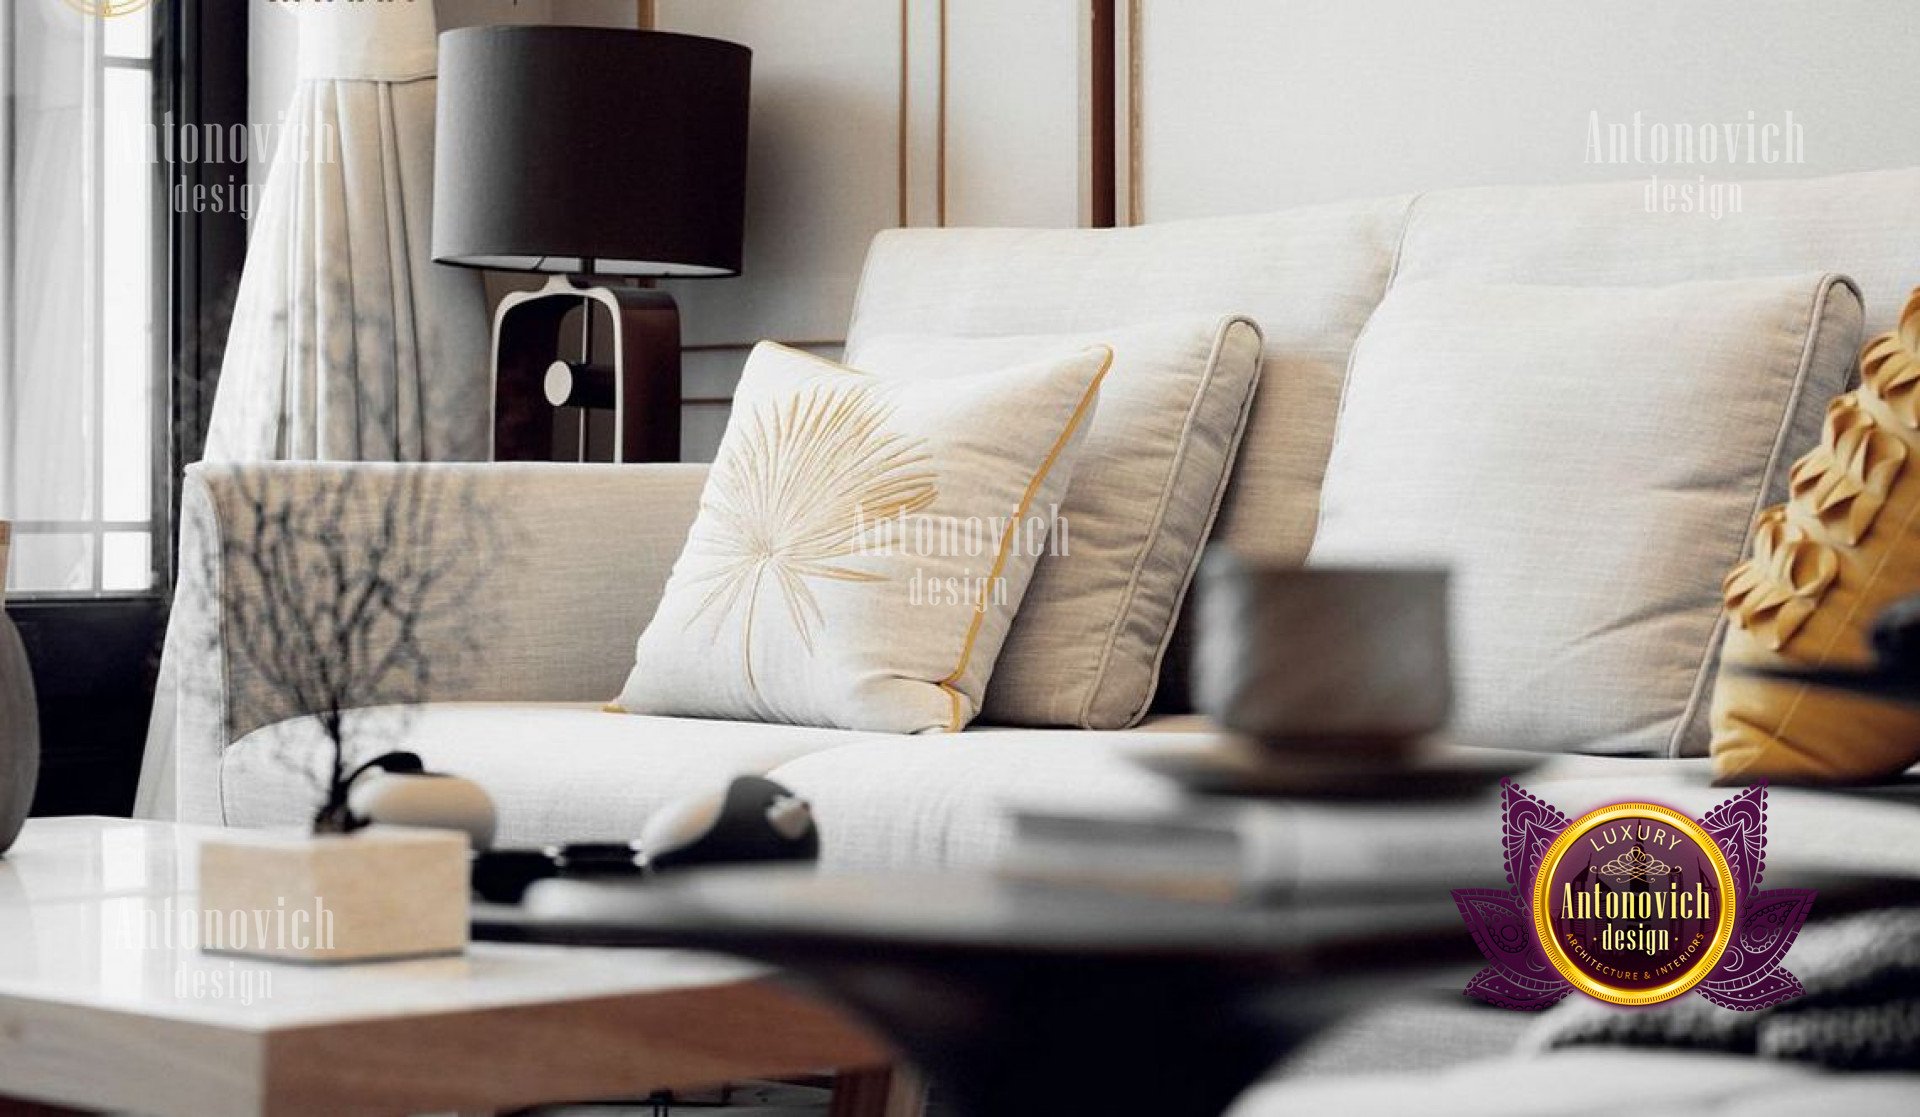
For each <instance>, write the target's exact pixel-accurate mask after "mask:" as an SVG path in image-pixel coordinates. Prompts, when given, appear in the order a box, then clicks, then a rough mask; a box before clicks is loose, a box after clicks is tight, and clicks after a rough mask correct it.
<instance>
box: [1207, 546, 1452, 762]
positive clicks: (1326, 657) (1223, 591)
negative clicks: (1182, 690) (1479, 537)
mask: <svg viewBox="0 0 1920 1117" xmlns="http://www.w3.org/2000/svg"><path fill="white" fill-rule="evenodd" d="M1197 594H1198V609H1199V614H1198V617H1197V620H1198V626H1199V645H1198V647H1197V648H1196V650H1195V656H1194V677H1193V685H1194V697H1195V700H1196V703H1197V705H1198V707H1199V709H1200V711H1201V712H1202V713H1204V714H1207V715H1208V716H1209V717H1211V718H1213V719H1214V720H1215V721H1216V722H1218V723H1220V725H1221V726H1223V727H1225V728H1227V729H1229V730H1232V731H1233V732H1235V733H1239V734H1242V735H1244V736H1247V737H1250V738H1253V739H1255V740H1258V741H1261V742H1265V743H1268V744H1272V745H1276V746H1292V747H1326V748H1368V749H1374V750H1392V749H1396V748H1399V747H1402V746H1406V745H1410V744H1412V743H1413V742H1416V741H1417V740H1418V739H1419V738H1420V737H1421V736H1423V735H1425V734H1429V733H1432V732H1434V731H1435V730H1438V729H1440V728H1441V727H1442V726H1444V725H1445V724H1446V721H1447V715H1448V713H1449V711H1450V710H1451V708H1452V705H1453V669H1452V664H1451V660H1450V658H1449V655H1448V646H1449V637H1448V630H1447V574H1446V571H1444V570H1439V569H1431V568H1429V569H1337V568H1312V569H1309V568H1300V567H1272V566H1258V565H1254V564H1251V563H1248V562H1246V561H1245V560H1242V559H1240V558H1239V557H1237V556H1235V555H1234V554H1232V553H1231V552H1229V551H1227V550H1225V549H1223V548H1220V547H1215V548H1212V549H1210V550H1209V551H1208V552H1207V556H1206V559H1205V561H1204V562H1203V563H1202V565H1201V568H1200V575H1199V582H1198V589H1197Z"/></svg>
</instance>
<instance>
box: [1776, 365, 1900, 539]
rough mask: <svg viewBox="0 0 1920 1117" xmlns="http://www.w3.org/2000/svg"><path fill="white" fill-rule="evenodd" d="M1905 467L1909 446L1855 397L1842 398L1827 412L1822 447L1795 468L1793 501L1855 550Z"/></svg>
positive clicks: (1792, 489) (1792, 483) (1796, 464)
mask: <svg viewBox="0 0 1920 1117" xmlns="http://www.w3.org/2000/svg"><path fill="white" fill-rule="evenodd" d="M1906 461H1907V447H1906V444H1905V443H1903V442H1901V441H1900V439H1899V438H1898V437H1896V436H1894V435H1893V434H1891V433H1889V432H1888V431H1885V430H1882V429H1881V428H1880V427H1879V426H1878V425H1877V424H1876V423H1875V422H1874V421H1873V416H1872V415H1871V414H1869V413H1868V412H1867V411H1866V410H1865V409H1863V408H1862V407H1861V406H1860V401H1859V400H1858V399H1857V398H1855V397H1854V396H1853V395H1852V394H1848V395H1844V396H1841V397H1839V398H1838V399H1836V400H1834V401H1833V402H1832V403H1831V404H1829V405H1828V406H1827V423H1826V430H1825V433H1824V435H1823V437H1822V438H1821V440H1820V445H1818V446H1816V447H1814V449H1813V450H1811V451H1810V452H1808V454H1807V455H1806V456H1805V457H1803V458H1801V459H1800V460H1799V461H1797V462H1795V463H1794V464H1793V472H1792V473H1791V474H1790V475H1789V478H1790V485H1791V491H1792V493H1793V499H1794V500H1795V501H1797V502H1799V503H1801V504H1802V505H1803V506H1805V507H1807V508H1810V509H1812V511H1813V513H1814V515H1816V516H1818V517H1820V522H1821V523H1823V524H1825V525H1827V526H1828V527H1829V528H1831V529H1833V531H1834V532H1835V533H1836V534H1837V535H1839V536H1840V538H1841V539H1842V540H1844V541H1845V542H1846V544H1847V546H1849V547H1852V546H1856V545H1858V544H1859V542H1860V540H1861V539H1862V538H1864V537H1865V536H1866V534H1867V529H1868V528H1870V527H1872V526H1873V520H1874V517H1875V516H1878V515H1879V514H1880V509H1881V506H1883V505H1885V504H1886V502H1887V493H1888V492H1889V491H1890V490H1891V489H1892V488H1893V481H1894V478H1896V477H1898V476H1899V475H1900V468H1901V467H1902V466H1904V465H1905V464H1906Z"/></svg>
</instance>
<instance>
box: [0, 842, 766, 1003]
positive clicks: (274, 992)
mask: <svg viewBox="0 0 1920 1117" xmlns="http://www.w3.org/2000/svg"><path fill="white" fill-rule="evenodd" d="M218 833H220V831H219V830H217V829H214V828H210V827H182V826H174V825H171V824H166V823H154V822H136V821H128V820H123V819H100V818H58V819H36V820H34V821H32V822H30V823H28V825H27V828H26V830H25V831H24V832H23V833H22V835H21V838H20V841H19V843H18V844H17V845H15V846H14V848H13V849H12V850H11V851H9V852H8V853H7V855H6V856H5V857H0V1002H7V1001H13V1002H16V1003H17V1002H21V1001H26V1002H36V1003H44V1004H67V1005H78V1006H86V1007H92V1008H100V1009H110V1010H119V1011H125V1012H130V1013H133V1014H136V1015H138V1016H140V1017H144V1018H148V1019H154V1020H180V1021H191V1022H196V1023H204V1024H213V1025H217V1026H219V1027H221V1028H224V1029H232V1030H238V1031H243V1032H269V1031H275V1030H280V1029H285V1028H292V1027H298V1026H303V1025H311V1024H320V1023H339V1022H344V1021H353V1020H361V1019H365V1020H372V1019H379V1018H384V1017H395V1016H415V1015H422V1014H432V1013H440V1012H446V1013H452V1012H459V1011H464V1010H470V1009H476V1008H493V1007H501V1006H508V1005H528V1004H545V1003H554V1002H564V1001H569V1000H586V999H590V998H601V997H609V996H620V995H627V994H646V993H649V992H667V991H669V990H674V989H684V988H688V987H694V986H704V985H720V984H729V983H734V982H740V981H746V980H750V979H753V978H755V977H758V976H760V975H762V974H763V973H764V972H765V971H764V970H762V969H760V968H758V967H755V966H750V965H747V964H744V963H739V962H734V961H730V960H727V959H723V958H718V957H712V956H708V955H701V954H692V953H688V952H683V951H665V950H658V951H656V950H589V949H577V948H568V949H558V948H553V947H530V946H517V945H510V944H500V943H475V944H473V945H472V946H471V947H469V949H468V951H467V953H466V954H465V955H464V956H461V957H453V958H439V959H427V960H421V961H408V962H387V963H374V964H365V965H338V966H313V965H294V964H276V963H270V962H263V961H255V960H251V959H236V958H228V957H223V956H217V955H209V954H204V953H202V952H201V951H200V950H199V949H197V947H196V946H195V945H193V943H192V942H191V941H189V938H190V936H188V935H186V934H184V933H182V931H181V929H180V928H179V927H177V926H172V927H170V921H177V920H179V919H180V918H181V917H182V915H183V914H185V915H186V917H187V918H189V919H191V918H193V913H196V912H197V911H198V907H197V902H196V881H195V879H194V866H195V860H196V858H195V856H194V854H195V849H196V844H197V842H198V841H199V840H200V839H201V838H203V837H205V836H208V835H212V834H218ZM170 931H171V933H170Z"/></svg>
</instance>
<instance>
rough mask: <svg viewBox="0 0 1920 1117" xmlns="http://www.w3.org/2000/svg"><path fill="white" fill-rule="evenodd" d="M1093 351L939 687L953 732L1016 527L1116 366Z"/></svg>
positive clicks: (1010, 523) (1110, 349) (1108, 353)
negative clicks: (1081, 387)
mask: <svg viewBox="0 0 1920 1117" xmlns="http://www.w3.org/2000/svg"><path fill="white" fill-rule="evenodd" d="M1092 348H1097V349H1102V350H1105V351H1106V356H1105V357H1103V358H1102V359H1101V361H1100V368H1099V370H1098V371H1096V372H1095V373H1094V374H1093V379H1092V380H1090V381H1088V382H1087V390H1086V391H1085V392H1082V393H1081V394H1080V402H1079V404H1078V405H1077V406H1075V407H1074V409H1073V414H1072V415H1070V416H1068V417H1067V425H1066V426H1065V427H1063V428H1061V431H1060V437H1058V438H1056V439H1054V440H1053V447H1052V448H1051V449H1049V450H1048V451H1047V456H1046V459H1045V460H1044V461H1042V462H1041V463H1040V468H1039V469H1036V470H1034V472H1033V477H1032V479H1031V480H1029V481H1028V482H1027V489H1026V492H1024V493H1022V494H1020V507H1018V508H1016V509H1014V513H1013V519H1012V520H1010V521H1008V523H1007V530H1006V531H1004V532H1002V533H1001V534H1000V546H999V549H998V551H997V552H996V553H995V554H994V556H993V569H991V570H989V571H988V572H987V577H986V580H985V581H984V582H983V583H981V587H980V600H978V601H977V602H975V603H974V606H973V620H971V621H970V622H968V624H967V639H966V642H965V643H963V644H961V645H960V662H958V663H956V664H954V665H953V671H952V672H951V673H950V674H948V675H947V677H946V678H944V679H941V680H940V681H939V683H937V684H936V685H937V686H939V688H940V689H941V690H944V691H946V692H947V701H948V702H949V703H950V704H951V706H952V714H951V715H950V716H949V718H948V721H947V732H949V733H958V732H960V728H961V727H960V688H959V687H958V686H957V685H955V684H957V683H958V682H959V681H960V678H961V676H963V675H965V674H966V673H967V664H968V663H970V662H971V661H972V660H973V644H974V641H976V640H978V639H979V638H980V622H981V621H983V620H985V619H986V616H987V594H988V592H989V589H990V587H992V586H993V585H995V584H997V583H998V582H999V580H1000V572H1001V571H1003V570H1005V569H1006V567H1007V549H1008V547H1009V545H1011V544H1012V542H1013V525H1014V524H1017V523H1019V522H1020V521H1022V520H1024V519H1026V518H1027V512H1028V510H1029V509H1031V508H1032V507H1033V497H1034V494H1035V493H1037V492H1039V491H1040V484H1041V482H1043V481H1045V480H1046V479H1047V474H1049V473H1051V472H1052V471H1053V465H1054V463H1055V462H1056V461H1058V460H1059V459H1060V454H1061V451H1063V450H1065V449H1066V448H1067V443H1068V442H1070V441H1072V440H1073V432H1074V431H1075V430H1078V429H1079V427H1080V423H1081V421H1082V420H1083V419H1085V418H1086V417H1087V412H1088V411H1089V410H1091V409H1092V407H1093V401H1094V399H1095V398H1096V397H1097V396H1099V394H1100V384H1101V382H1102V381H1104V380H1106V378H1107V370H1108V369H1111V368H1112V367H1113V347H1112V346H1108V345H1100V346H1093V347H1092Z"/></svg>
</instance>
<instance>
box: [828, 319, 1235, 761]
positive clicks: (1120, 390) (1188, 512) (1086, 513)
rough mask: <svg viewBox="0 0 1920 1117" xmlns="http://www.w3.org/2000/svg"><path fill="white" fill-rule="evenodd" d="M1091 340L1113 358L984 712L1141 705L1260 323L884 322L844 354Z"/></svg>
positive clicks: (935, 362)
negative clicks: (1056, 329) (980, 327)
mask: <svg viewBox="0 0 1920 1117" xmlns="http://www.w3.org/2000/svg"><path fill="white" fill-rule="evenodd" d="M1096 344H1102V345H1107V346H1110V347H1111V348H1112V350H1113V368H1112V369H1111V370H1109V371H1108V373H1107V378H1106V380H1105V381H1104V382H1103V383H1102V384H1101V386H1100V406H1099V409H1098V410H1097V411H1095V413H1094V415H1093V420H1092V426H1091V427H1090V428H1089V430H1088V432H1087V439H1086V443H1085V445H1084V446H1082V447H1081V450H1080V460H1079V461H1078V462H1077V463H1076V464H1075V466H1074V471H1073V484H1072V485H1071V486H1070V487H1069V488H1068V490H1067V495H1066V497H1065V499H1064V500H1063V501H1062V502H1061V505H1060V508H1059V515H1058V516H1057V517H1054V520H1055V527H1054V535H1053V537H1052V538H1050V539H1049V540H1048V541H1047V553H1046V554H1044V555H1042V556H1041V557H1040V561H1039V563H1038V565H1037V566H1036V567H1035V569H1034V572H1033V581H1032V582H1031V583H1030V584H1029V585H1028V586H1027V595H1026V597H1025V598H1024V599H1022V600H1021V602H1020V612H1019V613H1018V615H1016V616H1015V617H1014V619H1013V627H1012V629H1011V630H1009V631H1008V633H1007V641H1006V643H1005V645H1003V646H1002V647H1001V649H1000V659H999V661H998V662H997V663H996V664H995V665H994V672H993V677H992V680H991V682H990V684H989V686H988V688H987V695H986V705H985V707H984V709H983V711H982V715H981V716H982V717H983V718H985V719H986V720H988V721H992V722H998V723H1001V724H1005V725H1028V726H1047V725H1059V726H1072V727H1076V728H1081V729H1125V728H1126V727H1128V726H1130V725H1132V724H1134V723H1135V722H1137V721H1139V720H1140V719H1141V718H1142V717H1144V716H1146V712H1147V706H1148V703H1150V702H1151V701H1152V699H1153V691H1154V685H1155V681H1156V679H1157V677H1158V675H1159V671H1160V660H1161V656H1162V655H1163V654H1164V652H1165V651H1166V647H1167V643H1168V641H1169V640H1170V639H1171V638H1172V636H1173V622H1174V618H1175V617H1176V616H1177V615H1178V614H1179V611H1180V603H1181V600H1182V599H1183V598H1184V597H1185V596H1186V592H1187V585H1188V583H1190V582H1191V581H1192V580H1193V572H1194V569H1195V567H1196V566H1198V565H1199V561H1200V551H1201V548H1202V546H1203V545H1204V544H1205V543H1206V539H1207V535H1208V533H1209V532H1210V531H1211V530H1212V528H1213V520H1214V515H1215V513H1216V512H1217V511H1218V509H1219V507H1220V498H1221V494H1222V493H1223V492H1224V491H1225V489H1226V483H1227V475H1228V471H1229V470H1230V469H1231V468H1232V466H1233V459H1234V455H1235V453H1237V452H1238V450H1239V447H1240V437H1241V433H1242V432H1243V431H1244V430H1245V428H1246V422H1247V413H1248V409H1249V407H1250V406H1251V405H1252V402H1253V394H1254V387H1255V385H1256V384H1257V383H1258V381H1259V377H1260V331H1259V328H1258V326H1257V325H1256V324H1255V323H1253V322H1251V321H1249V320H1248V319H1245V318H1240V317H1237V316H1232V315H1228V316H1225V317H1221V316H1217V315H1200V316H1189V317H1183V318H1168V319H1162V320H1159V321H1155V322H1147V323H1142V324H1140V325H1136V326H1130V327H1127V328H1124V329H1113V330H1096V331H1093V332H1090V333H1083V334H1068V335H1046V336H1042V337H1030V336H1017V337H996V338H955V337H938V336H922V335H918V334H914V335H906V334H894V335H889V336H887V337H877V338H871V339H869V340H867V341H864V342H862V343H861V345H860V348H859V349H858V350H855V351H854V352H852V353H850V354H849V355H848V360H849V361H851V362H852V363H853V364H854V365H856V366H858V367H860V368H865V369H871V370H873V371H875V372H882V373H886V374H888V375H891V376H899V377H919V378H926V377H946V376H954V375H959V374H962V373H965V372H967V371H970V370H977V369H981V368H993V367H996V366H998V365H1004V364H1008V363H1011V362H1013V361H1019V360H1026V359H1031V358H1034V357H1039V356H1043V355H1051V354H1056V353H1071V352H1074V351H1076V350H1079V349H1082V348H1085V347H1086V346H1088V345H1096Z"/></svg>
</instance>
